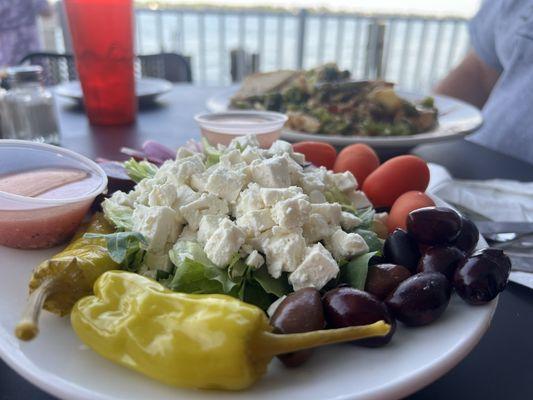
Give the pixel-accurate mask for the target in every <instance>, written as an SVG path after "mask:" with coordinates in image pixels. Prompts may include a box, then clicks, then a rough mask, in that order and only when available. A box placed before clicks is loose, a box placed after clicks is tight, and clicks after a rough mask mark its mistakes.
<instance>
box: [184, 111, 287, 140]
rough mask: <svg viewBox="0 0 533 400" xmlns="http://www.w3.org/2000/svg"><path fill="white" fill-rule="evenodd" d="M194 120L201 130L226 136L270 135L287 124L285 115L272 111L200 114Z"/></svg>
mask: <svg viewBox="0 0 533 400" xmlns="http://www.w3.org/2000/svg"><path fill="white" fill-rule="evenodd" d="M194 120H195V121H196V122H197V123H198V124H199V125H200V127H201V128H202V129H206V130H208V131H211V132H216V133H224V134H228V135H260V134H264V133H271V132H274V131H277V130H279V129H281V128H282V127H283V125H284V124H285V122H287V116H286V115H285V114H281V113H277V112H273V111H253V110H252V111H248V110H246V111H224V112H216V113H201V114H197V115H195V116H194Z"/></svg>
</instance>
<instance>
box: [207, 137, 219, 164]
mask: <svg viewBox="0 0 533 400" xmlns="http://www.w3.org/2000/svg"><path fill="white" fill-rule="evenodd" d="M202 145H203V146H204V154H205V156H206V160H205V166H206V167H207V168H209V167H210V166H212V165H215V164H218V162H219V161H220V156H221V152H220V150H218V149H217V148H215V147H214V146H212V145H211V143H209V141H208V140H207V139H206V138H205V137H203V138H202Z"/></svg>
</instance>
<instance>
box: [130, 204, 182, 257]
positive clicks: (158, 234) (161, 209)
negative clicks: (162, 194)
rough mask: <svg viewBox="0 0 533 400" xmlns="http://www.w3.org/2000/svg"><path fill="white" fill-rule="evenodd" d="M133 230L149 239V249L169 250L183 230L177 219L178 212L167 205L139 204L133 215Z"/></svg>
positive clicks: (154, 250) (156, 250)
mask: <svg viewBox="0 0 533 400" xmlns="http://www.w3.org/2000/svg"><path fill="white" fill-rule="evenodd" d="M132 222H133V231H134V232H139V233H141V234H142V235H143V236H144V237H145V238H146V240H147V242H148V246H147V250H148V251H153V252H156V253H157V252H164V251H167V250H168V247H169V246H171V245H172V244H173V243H174V242H175V241H176V239H177V238H178V235H179V234H180V232H181V224H179V223H178V222H177V221H176V212H175V211H174V210H173V209H172V208H170V207H166V206H158V207H146V206H143V205H138V206H137V207H136V208H135V210H134V211H133V216H132Z"/></svg>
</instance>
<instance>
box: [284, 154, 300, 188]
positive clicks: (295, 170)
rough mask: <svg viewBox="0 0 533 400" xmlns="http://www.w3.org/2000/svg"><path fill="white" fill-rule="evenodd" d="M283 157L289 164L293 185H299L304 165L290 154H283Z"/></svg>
mask: <svg viewBox="0 0 533 400" xmlns="http://www.w3.org/2000/svg"><path fill="white" fill-rule="evenodd" d="M282 157H283V158H285V159H286V160H287V164H288V166H289V176H290V179H291V185H297V184H298V182H299V181H300V178H301V176H302V174H303V167H302V166H301V165H300V164H298V163H297V162H296V161H294V160H293V159H292V158H291V157H290V156H289V155H288V154H283V155H282Z"/></svg>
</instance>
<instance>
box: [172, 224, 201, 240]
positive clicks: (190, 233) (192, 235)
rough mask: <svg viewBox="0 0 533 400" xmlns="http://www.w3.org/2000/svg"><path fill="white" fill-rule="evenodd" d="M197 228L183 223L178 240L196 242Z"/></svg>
mask: <svg viewBox="0 0 533 400" xmlns="http://www.w3.org/2000/svg"><path fill="white" fill-rule="evenodd" d="M197 233H198V230H196V229H193V228H191V227H190V225H185V228H183V230H182V231H181V235H180V236H179V237H178V240H177V241H178V242H179V241H182V242H197V241H198V236H197Z"/></svg>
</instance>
